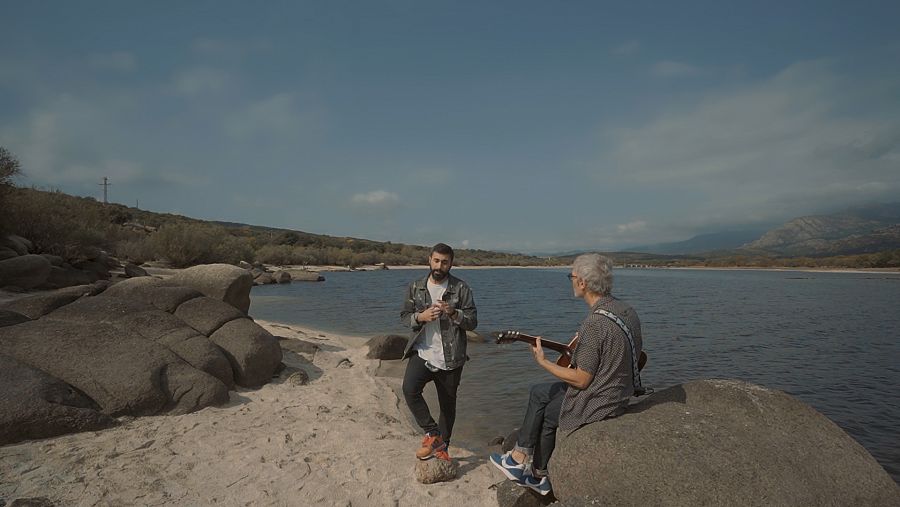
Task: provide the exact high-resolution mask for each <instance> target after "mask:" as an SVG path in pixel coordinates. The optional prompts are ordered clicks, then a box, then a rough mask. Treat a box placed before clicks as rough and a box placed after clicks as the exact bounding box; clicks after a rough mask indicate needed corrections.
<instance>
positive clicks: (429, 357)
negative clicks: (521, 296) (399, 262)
mask: <svg viewBox="0 0 900 507" xmlns="http://www.w3.org/2000/svg"><path fill="white" fill-rule="evenodd" d="M428 264H429V267H430V268H431V270H430V272H429V274H428V276H425V277H423V278H420V279H418V280H415V281H413V282H412V283H410V284H409V287H408V288H407V290H406V300H405V301H404V302H403V311H401V312H400V320H401V321H402V322H403V324H404V325H406V326H409V327H410V328H412V338H411V339H410V340H409V342H408V343H407V344H406V350H405V351H404V352H403V357H404V358H407V357H408V358H409V363H407V365H406V374H405V375H404V376H403V396H404V398H406V404H407V405H408V406H409V410H410V412H412V414H413V417H415V419H416V423H417V424H418V425H419V426H420V427H421V428H422V431H424V432H425V438H424V439H423V440H422V447H421V448H420V449H419V450H417V451H416V457H417V458H419V459H421V460H426V459H431V458H433V457H437V458H440V459H443V460H445V461H450V455H449V454H448V452H447V446H448V445H449V444H450V435H451V434H452V432H453V421H454V420H455V419H456V390H457V389H458V388H459V381H460V378H461V377H462V370H463V364H464V363H465V362H466V359H467V356H466V331H470V330H473V329H475V326H477V325H478V316H477V312H476V310H475V298H474V297H473V295H472V290H471V289H470V288H469V286H468V285H466V283H465V282H463V281H462V280H460V279H459V278H456V277H455V276H453V275H451V274H450V268H451V267H453V249H452V248H450V247H449V246H448V245H445V244H444V243H438V244H437V245H434V248H432V249H431V255H430V256H429V258H428ZM429 382H434V386H435V388H436V390H437V395H438V404H439V405H440V408H441V413H440V416H439V417H438V422H437V423H435V422H434V419H433V418H432V417H431V412H430V411H429V410H428V404H427V403H425V398H424V397H423V396H422V391H423V389H425V384H427V383H429Z"/></svg>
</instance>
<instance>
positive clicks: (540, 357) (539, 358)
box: [531, 336, 545, 364]
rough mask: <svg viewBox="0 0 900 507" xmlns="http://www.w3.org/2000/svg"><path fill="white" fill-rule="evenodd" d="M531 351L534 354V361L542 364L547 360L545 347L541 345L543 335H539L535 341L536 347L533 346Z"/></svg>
mask: <svg viewBox="0 0 900 507" xmlns="http://www.w3.org/2000/svg"><path fill="white" fill-rule="evenodd" d="M531 353H532V354H533V355H534V361H535V362H536V363H537V364H541V363H543V362H544V361H545V358H544V348H543V347H541V337H540V336H538V337H537V340H535V341H534V347H531Z"/></svg>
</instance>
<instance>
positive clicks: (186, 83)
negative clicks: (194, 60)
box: [172, 67, 231, 96]
mask: <svg viewBox="0 0 900 507" xmlns="http://www.w3.org/2000/svg"><path fill="white" fill-rule="evenodd" d="M230 84H231V77H230V76H229V75H228V73H226V72H224V71H222V70H219V69H215V68H211V67H195V68H192V69H187V70H183V71H181V72H179V73H178V74H177V75H176V76H175V77H174V79H173V83H172V86H173V88H174V89H175V92H176V93H179V94H181V95H187V96H196V95H200V94H204V93H218V92H221V91H223V90H225V89H227V88H228V87H229V86H230Z"/></svg>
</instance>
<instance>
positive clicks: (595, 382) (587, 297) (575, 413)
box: [490, 254, 641, 495]
mask: <svg viewBox="0 0 900 507" xmlns="http://www.w3.org/2000/svg"><path fill="white" fill-rule="evenodd" d="M568 276H569V279H570V280H571V281H572V290H573V291H574V294H575V296H576V297H580V298H582V299H584V302H585V303H587V305H588V307H590V309H591V311H590V313H589V314H588V316H587V318H585V319H584V321H583V322H582V323H581V328H580V329H579V330H578V334H576V335H575V336H576V338H577V339H578V341H577V345H576V346H575V351H574V352H573V354H572V361H571V364H570V365H569V367H563V366H560V365H558V364H556V363H554V362H553V361H550V360H548V359H546V358H545V357H544V351H543V349H542V348H541V344H540V339H538V340H537V341H536V344H535V346H534V347H532V353H533V354H534V359H535V361H536V362H537V364H538V365H540V366H541V367H543V368H544V369H545V370H547V371H548V372H550V373H551V374H553V375H554V376H555V377H557V378H559V379H560V380H561V381H562V382H552V383H547V384H538V385H535V386H532V388H531V393H530V398H529V400H528V409H527V411H526V412H525V420H524V421H523V422H522V426H521V428H520V429H519V438H518V441H517V442H516V446H515V447H514V448H513V450H511V451H510V452H508V453H506V454H503V455H500V454H492V455H491V456H490V460H491V463H493V464H494V466H496V467H497V468H499V469H500V471H501V472H503V474H504V475H505V476H506V477H507V478H508V479H510V480H512V481H515V482H516V483H518V484H519V485H522V486H527V487H529V488H531V489H533V490H535V491H537V492H538V493H540V494H542V495H546V494H548V493H550V489H551V487H550V481H549V480H548V478H547V464H548V463H549V461H550V455H551V454H552V453H553V449H554V447H555V446H556V430H557V427H558V428H559V429H560V430H562V431H564V432H566V434H568V433H571V432H573V431H575V430H577V429H578V428H580V427H581V426H584V425H585V424H589V423H592V422H596V421H601V420H603V419H606V418H608V417H615V416H617V415H620V414H622V412H624V411H625V408H626V407H627V406H628V402H629V399H630V398H631V396H632V395H634V394H635V390H636V389H637V390H638V391H640V390H641V384H640V376H639V370H638V364H637V358H639V357H640V354H641V321H640V320H639V319H638V316H637V313H635V311H634V310H633V309H632V308H631V306H629V305H628V304H626V303H624V302H622V301H619V300H618V299H616V298H614V297H612V296H611V295H610V292H611V290H612V261H611V260H609V259H608V258H606V257H604V256H602V255H598V254H584V255H580V256H578V258H576V259H575V262H574V263H573V265H572V272H571V273H570V274H569V275H568ZM529 460H531V474H527V473H526V464H527V463H528V461H529Z"/></svg>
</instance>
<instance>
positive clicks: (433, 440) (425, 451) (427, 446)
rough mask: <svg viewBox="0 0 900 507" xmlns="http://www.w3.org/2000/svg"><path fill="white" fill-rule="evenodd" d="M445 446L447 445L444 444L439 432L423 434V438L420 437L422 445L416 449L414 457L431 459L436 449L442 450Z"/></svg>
mask: <svg viewBox="0 0 900 507" xmlns="http://www.w3.org/2000/svg"><path fill="white" fill-rule="evenodd" d="M446 448H447V445H446V444H444V439H443V438H441V435H440V434H437V435H425V438H423V439H422V447H421V448H419V450H418V451H416V457H417V458H419V459H421V460H426V459H431V458H433V457H435V455H436V453H437V452H438V451H444V450H445V449H446ZM445 454H446V451H445ZM448 459H449V456H448Z"/></svg>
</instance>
